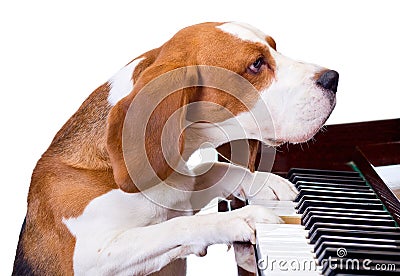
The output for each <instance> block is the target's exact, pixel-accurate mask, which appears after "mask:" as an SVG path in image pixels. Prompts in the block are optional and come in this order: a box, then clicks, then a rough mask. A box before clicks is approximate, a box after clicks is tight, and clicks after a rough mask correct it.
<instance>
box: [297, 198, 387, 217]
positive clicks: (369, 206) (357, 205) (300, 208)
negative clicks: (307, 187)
mask: <svg viewBox="0 0 400 276" xmlns="http://www.w3.org/2000/svg"><path fill="white" fill-rule="evenodd" d="M308 207H329V208H344V209H347V208H348V209H351V208H354V209H361V208H363V209H365V210H384V207H383V205H382V203H380V202H379V203H377V202H374V203H364V202H337V201H335V200H334V198H332V199H331V200H330V201H324V200H315V199H314V200H304V201H303V202H302V203H301V204H300V203H299V204H298V205H297V206H296V207H295V208H296V209H297V212H298V213H299V214H302V213H303V212H304V211H305V210H306V209H307V208H308Z"/></svg>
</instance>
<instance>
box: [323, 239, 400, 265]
mask: <svg viewBox="0 0 400 276" xmlns="http://www.w3.org/2000/svg"><path fill="white" fill-rule="evenodd" d="M339 248H345V249H346V258H350V259H359V260H361V259H371V260H387V261H394V262H396V261H399V249H396V250H391V249H389V250H376V248H374V249H372V248H371V249H368V248H366V249H360V248H357V249H354V248H352V247H350V246H349V247H348V248H347V247H345V246H341V245H336V244H335V245H334V246H333V247H326V248H325V249H324V250H323V251H321V253H320V254H319V255H318V256H317V259H318V263H319V264H323V260H324V259H325V260H328V259H329V257H331V258H338V249H339Z"/></svg>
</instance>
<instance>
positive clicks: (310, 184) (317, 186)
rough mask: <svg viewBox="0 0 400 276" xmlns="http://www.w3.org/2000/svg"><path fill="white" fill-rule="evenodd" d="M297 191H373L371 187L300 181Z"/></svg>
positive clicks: (296, 185)
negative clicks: (310, 189)
mask: <svg viewBox="0 0 400 276" xmlns="http://www.w3.org/2000/svg"><path fill="white" fill-rule="evenodd" d="M294 186H295V187H296V189H297V190H299V191H300V190H302V189H309V188H312V189H318V190H338V191H373V190H372V189H371V188H370V187H369V186H367V185H365V186H359V185H350V184H346V185H345V186H344V185H343V184H332V183H315V182H305V181H298V182H297V183H296V184H295V185H294Z"/></svg>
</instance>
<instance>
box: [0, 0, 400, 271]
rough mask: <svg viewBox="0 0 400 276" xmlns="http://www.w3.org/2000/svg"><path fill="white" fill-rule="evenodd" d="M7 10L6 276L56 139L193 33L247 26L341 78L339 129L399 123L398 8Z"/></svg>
mask: <svg viewBox="0 0 400 276" xmlns="http://www.w3.org/2000/svg"><path fill="white" fill-rule="evenodd" d="M5 2H6V1H2V2H1V4H0V35H1V42H0V80H1V85H0V105H1V107H0V112H1V114H0V119H1V138H0V139H1V143H0V147H1V155H0V162H1V174H0V179H1V183H0V184H1V191H0V212H1V217H0V219H1V234H0V239H1V240H0V275H9V274H10V273H11V268H12V262H13V258H14V254H15V248H16V245H17V239H18V235H19V231H20V226H21V224H22V221H23V219H24V216H25V212H26V196H27V192H28V187H29V181H30V175H31V172H32V170H33V168H34V166H35V163H36V161H37V160H38V158H39V157H40V155H41V154H42V153H43V152H44V151H45V150H46V148H47V146H48V145H49V143H50V141H51V139H52V138H53V136H54V135H55V133H56V131H58V130H59V128H60V127H61V126H62V124H63V123H64V122H65V121H66V120H67V119H68V118H69V117H70V116H71V115H72V114H73V112H74V111H75V110H76V109H77V108H78V107H79V105H80V104H81V103H82V102H83V100H84V99H85V98H86V97H87V96H88V95H89V93H90V92H91V91H92V90H94V89H95V88H96V87H97V86H99V85H100V84H102V83H103V82H105V81H106V80H107V79H108V78H109V77H110V76H112V75H113V74H114V73H115V72H116V71H117V70H118V69H119V68H120V67H122V66H123V65H124V64H126V63H127V62H128V61H130V60H131V59H132V58H134V57H136V56H137V55H139V54H141V53H142V52H144V51H147V50H149V49H151V48H154V47H158V46H160V45H161V44H162V43H163V42H165V41H166V40H167V39H169V38H170V37H171V36H172V35H173V34H174V33H175V32H176V31H178V30H179V29H181V28H183V27H185V26H188V25H191V24H195V23H199V22H204V21H231V20H235V21H243V22H247V23H250V24H252V25H254V26H256V27H258V28H259V29H261V30H263V31H264V32H266V33H268V34H270V35H271V36H273V37H274V38H275V40H276V42H277V45H278V50H279V51H280V52H282V53H283V54H285V55H287V56H289V57H292V58H295V59H301V60H305V61H308V62H313V63H317V64H320V65H323V66H326V67H329V68H332V69H335V70H337V71H339V73H340V82H339V92H338V94H337V99H338V103H337V108H336V109H335V111H334V112H333V114H332V116H331V118H330V119H329V121H328V124H336V123H345V122H354V121H368V120H376V119H387V118H396V117H400V110H399V96H398V95H399V94H400V89H399V83H400V77H399V73H400V70H399V64H400V53H399V49H400V39H399V32H400V31H399V26H400V17H399V15H398V12H399V7H398V6H399V5H398V4H396V2H398V1H384V0H379V1H355V0H353V1H337V0H336V1H321V0H315V1H311V0H309V1H304V0H303V1H282V0H279V1H278V0H275V1H265V0H264V1H257V0H253V1H243V0H242V1H232V0H231V1H216V0H213V1H208V0H207V1H206V0H202V1H197V2H194V1H193V2H189V1H181V2H179V1H172V0H171V1H159V2H157V1H151V0H145V1H136V2H134V1H77V0H72V1H43V0H36V1H7V3H5ZM38 254H40V252H38ZM212 265H213V264H210V266H212ZM214 265H215V264H214ZM199 275H202V273H199ZM210 275H212V274H210Z"/></svg>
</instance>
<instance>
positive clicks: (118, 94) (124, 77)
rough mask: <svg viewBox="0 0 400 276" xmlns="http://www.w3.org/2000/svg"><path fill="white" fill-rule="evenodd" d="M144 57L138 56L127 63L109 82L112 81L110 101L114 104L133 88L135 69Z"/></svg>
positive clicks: (109, 94)
mask: <svg viewBox="0 0 400 276" xmlns="http://www.w3.org/2000/svg"><path fill="white" fill-rule="evenodd" d="M143 59H145V58H144V57H142V58H138V59H136V60H134V61H132V62H131V63H129V64H127V65H126V66H125V67H123V68H122V69H121V70H119V71H118V73H116V74H115V75H114V76H113V77H112V78H111V79H110V80H109V81H108V82H109V83H110V87H111V89H110V92H109V93H108V98H107V100H108V102H109V103H110V105H112V106H114V105H115V104H116V103H117V102H118V101H119V100H121V99H122V98H123V97H125V96H126V95H128V94H129V93H130V92H131V91H132V89H133V85H134V83H133V79H132V77H133V71H134V70H135V68H136V66H137V65H138V64H139V63H140V62H141V61H142V60H143Z"/></svg>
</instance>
